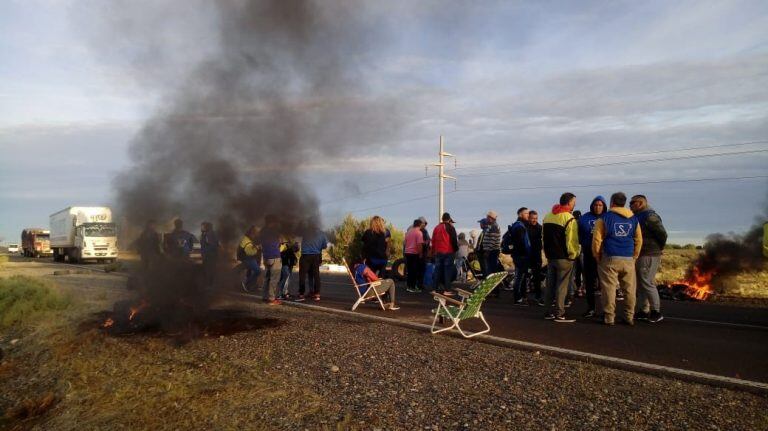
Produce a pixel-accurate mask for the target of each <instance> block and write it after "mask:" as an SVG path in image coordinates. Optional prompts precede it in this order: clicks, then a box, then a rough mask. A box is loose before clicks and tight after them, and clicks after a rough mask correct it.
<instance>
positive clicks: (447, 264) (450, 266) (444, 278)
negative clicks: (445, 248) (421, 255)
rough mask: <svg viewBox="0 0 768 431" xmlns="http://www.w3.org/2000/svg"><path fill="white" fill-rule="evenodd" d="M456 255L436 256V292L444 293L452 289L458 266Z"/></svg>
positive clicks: (442, 254) (443, 254)
mask: <svg viewBox="0 0 768 431" xmlns="http://www.w3.org/2000/svg"><path fill="white" fill-rule="evenodd" d="M455 258H456V253H440V254H436V255H435V290H436V291H438V292H444V291H445V290H446V289H447V288H449V287H451V283H452V282H453V277H454V273H455V271H456V265H454V259H455Z"/></svg>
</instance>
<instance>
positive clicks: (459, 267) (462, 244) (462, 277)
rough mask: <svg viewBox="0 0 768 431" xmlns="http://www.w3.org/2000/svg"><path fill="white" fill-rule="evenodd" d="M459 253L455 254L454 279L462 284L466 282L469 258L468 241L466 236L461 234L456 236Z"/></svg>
mask: <svg viewBox="0 0 768 431" xmlns="http://www.w3.org/2000/svg"><path fill="white" fill-rule="evenodd" d="M458 239H459V251H458V252H457V253H456V274H457V275H456V278H457V279H458V280H459V281H461V282H462V283H466V281H467V271H468V269H467V268H468V266H467V259H468V258H469V241H467V234H466V233H464V232H462V233H460V234H459V236H458Z"/></svg>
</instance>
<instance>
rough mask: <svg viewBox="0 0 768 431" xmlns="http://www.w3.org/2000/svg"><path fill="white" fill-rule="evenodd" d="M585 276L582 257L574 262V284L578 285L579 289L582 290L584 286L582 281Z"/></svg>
mask: <svg viewBox="0 0 768 431" xmlns="http://www.w3.org/2000/svg"><path fill="white" fill-rule="evenodd" d="M583 274H584V265H583V261H582V260H581V256H579V257H577V258H576V260H575V261H573V282H574V283H575V284H576V287H577V288H581V286H582V281H583V279H584V277H583Z"/></svg>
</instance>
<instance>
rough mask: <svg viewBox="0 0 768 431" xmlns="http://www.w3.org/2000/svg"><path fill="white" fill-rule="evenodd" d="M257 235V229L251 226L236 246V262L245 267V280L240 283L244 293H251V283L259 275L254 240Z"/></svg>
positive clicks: (256, 247)
mask: <svg viewBox="0 0 768 431" xmlns="http://www.w3.org/2000/svg"><path fill="white" fill-rule="evenodd" d="M258 235H259V228H257V227H256V226H251V227H249V228H248V230H247V231H246V232H245V235H243V238H242V239H241V240H240V244H239V245H238V246H237V260H239V261H240V262H241V263H242V265H243V266H244V267H245V279H243V281H242V282H241V283H240V284H241V285H242V286H243V290H244V291H245V292H246V293H251V286H252V285H253V282H254V281H256V279H257V278H258V277H259V274H261V265H260V264H259V260H261V259H259V257H260V256H259V252H260V249H259V246H258V245H257V243H256V240H257V238H258Z"/></svg>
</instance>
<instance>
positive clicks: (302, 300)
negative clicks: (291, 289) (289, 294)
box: [296, 295, 305, 302]
mask: <svg viewBox="0 0 768 431" xmlns="http://www.w3.org/2000/svg"><path fill="white" fill-rule="evenodd" d="M304 300H305V298H304V295H299V296H297V297H296V302H304Z"/></svg>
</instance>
